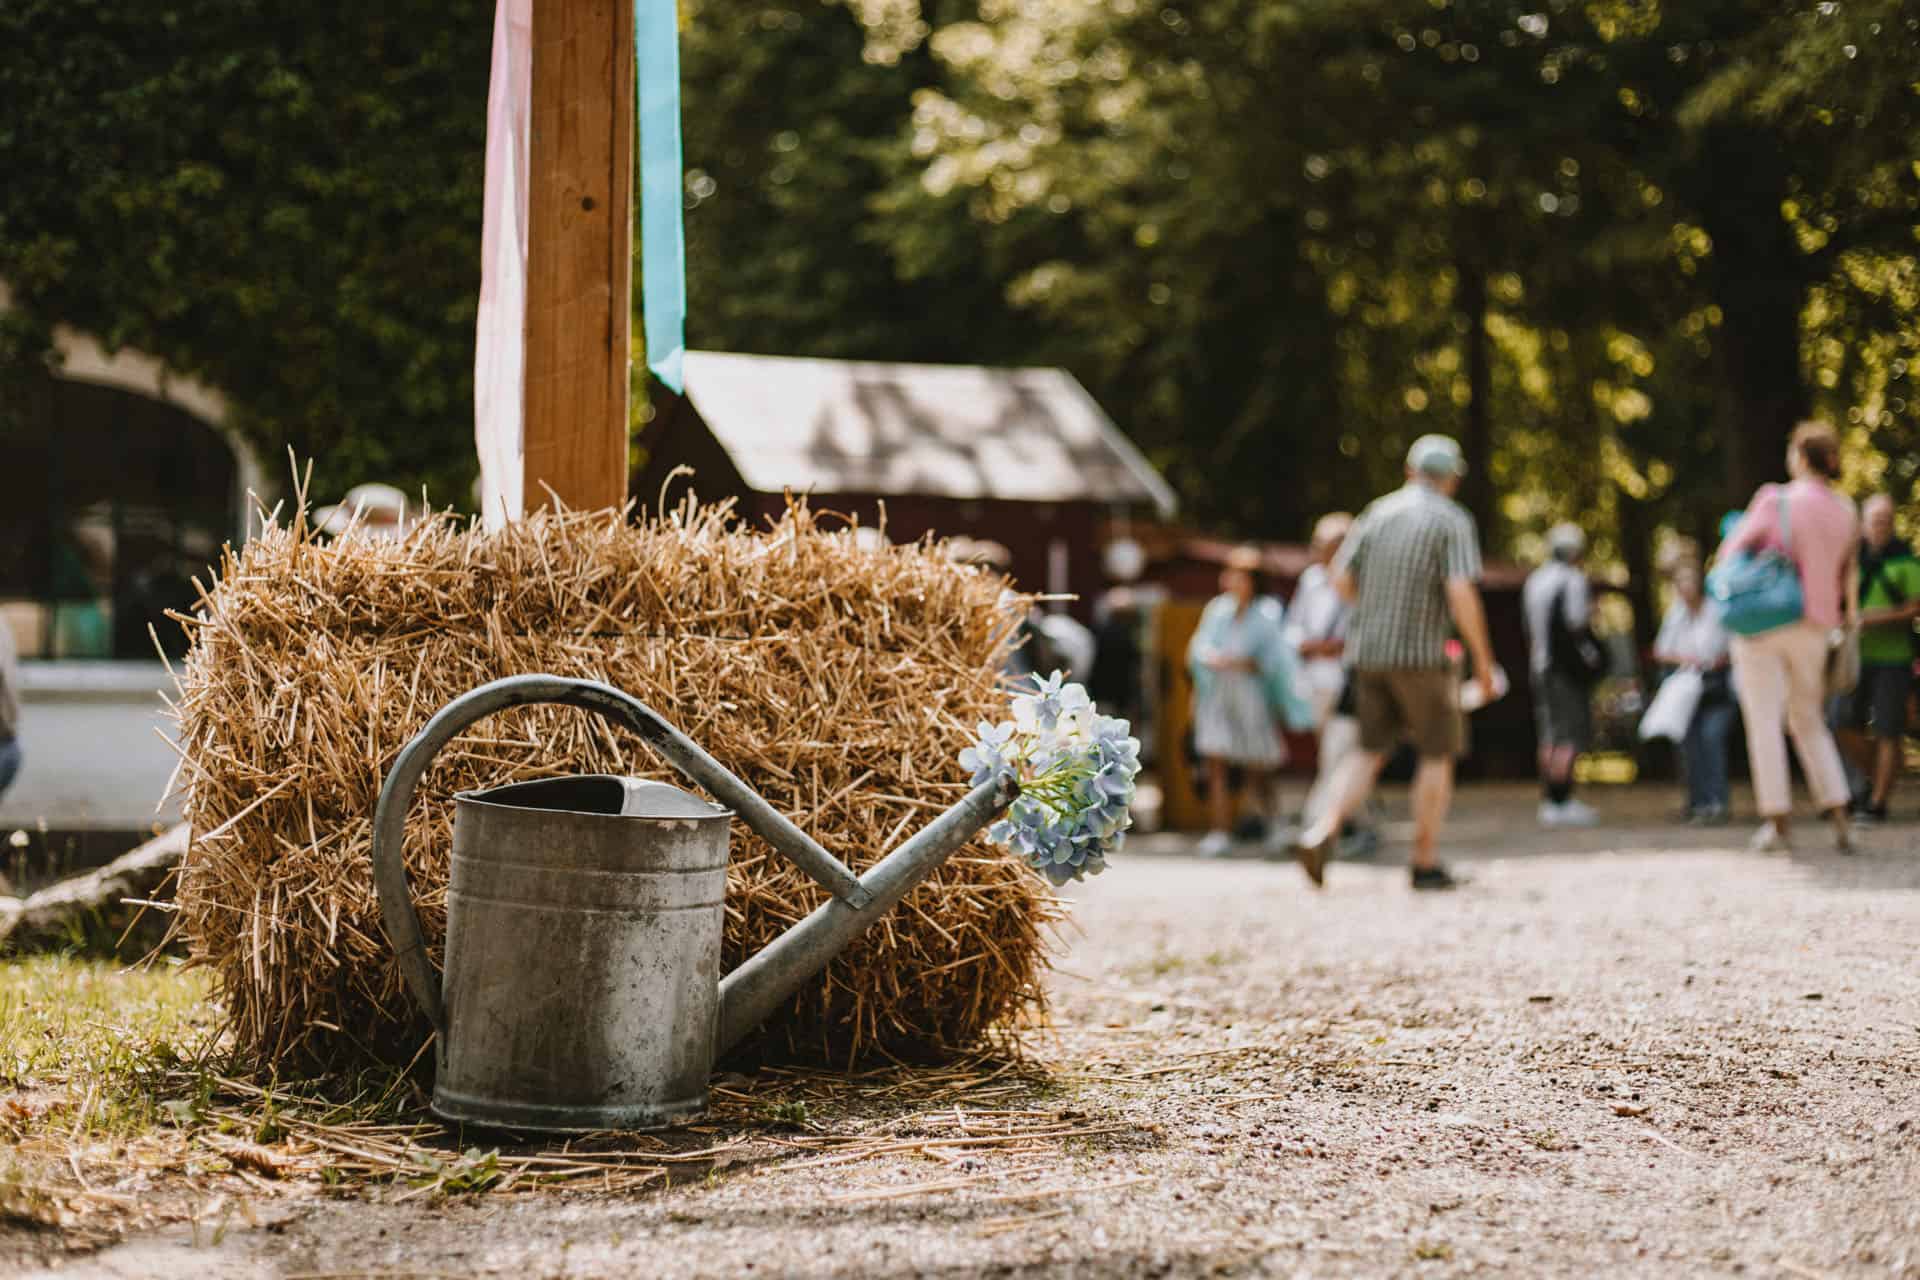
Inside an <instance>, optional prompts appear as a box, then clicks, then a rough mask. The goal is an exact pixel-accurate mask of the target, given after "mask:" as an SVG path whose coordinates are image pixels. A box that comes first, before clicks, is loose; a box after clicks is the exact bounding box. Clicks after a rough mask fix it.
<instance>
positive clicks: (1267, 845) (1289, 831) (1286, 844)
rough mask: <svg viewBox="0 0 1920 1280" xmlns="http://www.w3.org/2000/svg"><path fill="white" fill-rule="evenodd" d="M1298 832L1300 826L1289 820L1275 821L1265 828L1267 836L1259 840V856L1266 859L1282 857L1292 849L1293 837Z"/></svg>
mask: <svg viewBox="0 0 1920 1280" xmlns="http://www.w3.org/2000/svg"><path fill="white" fill-rule="evenodd" d="M1299 834H1300V828H1299V827H1296V826H1294V825H1293V824H1292V823H1291V822H1275V823H1274V824H1273V825H1272V826H1270V827H1268V828H1267V838H1266V839H1265V840H1262V841H1261V842H1260V853H1261V856H1262V857H1264V858H1268V859H1273V858H1284V857H1286V856H1287V855H1288V854H1289V853H1290V852H1291V851H1292V849H1293V840H1294V837H1295V836H1297V835H1299Z"/></svg>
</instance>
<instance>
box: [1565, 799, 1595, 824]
mask: <svg viewBox="0 0 1920 1280" xmlns="http://www.w3.org/2000/svg"><path fill="white" fill-rule="evenodd" d="M1599 821H1600V813H1599V811H1598V810H1597V809H1595V808H1594V807H1593V806H1592V805H1588V804H1583V803H1581V802H1580V801H1578V800H1569V801H1567V802H1566V803H1565V804H1563V805H1561V806H1560V820H1559V822H1558V823H1557V824H1556V825H1558V826H1562V827H1591V826H1594V825H1596V824H1598V823H1599Z"/></svg>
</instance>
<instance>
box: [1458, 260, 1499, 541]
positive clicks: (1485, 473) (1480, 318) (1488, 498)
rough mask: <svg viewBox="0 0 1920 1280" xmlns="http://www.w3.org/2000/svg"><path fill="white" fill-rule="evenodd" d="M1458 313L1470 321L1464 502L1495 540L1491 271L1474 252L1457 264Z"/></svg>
mask: <svg viewBox="0 0 1920 1280" xmlns="http://www.w3.org/2000/svg"><path fill="white" fill-rule="evenodd" d="M1459 271H1460V314H1461V316H1462V317H1464V319H1465V320H1466V325H1467V329H1466V358H1467V387H1468V390H1469V392H1470V394H1471V396H1472V398H1471V399H1470V400H1468V401H1467V417H1466V421H1465V423H1464V424H1463V425H1462V431H1461V440H1460V448H1461V450H1462V451H1463V452H1464V453H1465V454H1466V458H1467V474H1466V478H1465V479H1464V480H1462V481H1461V482H1460V502H1461V504H1462V505H1464V506H1465V507H1466V509H1467V510H1468V511H1470V512H1472V513H1473V520H1474V523H1475V524H1477V525H1478V526H1479V527H1480V537H1481V539H1482V540H1483V541H1485V542H1488V543H1492V542H1493V541H1494V540H1495V537H1496V532H1495V529H1494V516H1495V511H1494V502H1493V475H1492V471H1493V353H1492V352H1491V350H1490V349H1489V348H1490V346H1491V342H1490V340H1489V338H1488V336H1487V272H1486V268H1485V267H1484V266H1483V265H1481V264H1480V263H1479V262H1478V261H1477V260H1476V259H1475V258H1474V257H1473V256H1472V255H1468V256H1467V257H1466V258H1465V259H1464V260H1463V261H1462V262H1461V263H1460V265H1459Z"/></svg>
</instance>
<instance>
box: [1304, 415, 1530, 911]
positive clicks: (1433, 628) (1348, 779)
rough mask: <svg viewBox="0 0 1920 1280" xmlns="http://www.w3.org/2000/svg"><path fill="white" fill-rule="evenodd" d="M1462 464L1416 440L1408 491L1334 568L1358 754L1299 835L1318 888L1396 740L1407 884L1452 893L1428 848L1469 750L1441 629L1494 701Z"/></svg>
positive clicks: (1368, 517)
mask: <svg viewBox="0 0 1920 1280" xmlns="http://www.w3.org/2000/svg"><path fill="white" fill-rule="evenodd" d="M1465 471H1466V462H1465V460H1464V459H1463V458H1462V457H1461V455H1460V446H1459V444H1457V443H1456V442H1455V441H1454V440H1452V439H1451V438H1449V437H1447V436H1440V435H1429V436H1421V437H1420V438H1419V439H1418V440H1416V441H1414V442H1413V447H1412V448H1411V449H1410V450H1408V451H1407V483H1406V485H1405V486H1404V487H1402V488H1401V489H1399V490H1397V491H1395V492H1394V493H1391V494H1388V495H1387V496H1386V497H1384V498H1381V499H1379V500H1377V501H1375V502H1374V503H1373V504H1372V505H1370V506H1369V507H1368V508H1367V509H1366V510H1365V511H1362V512H1361V513H1360V518H1359V519H1358V520H1356V521H1354V525H1353V530H1352V532H1351V533H1349V534H1348V535H1347V538H1346V541H1345V542H1343V543H1342V544H1341V546H1340V554H1339V555H1338V556H1336V557H1335V558H1334V562H1333V574H1334V585H1335V586H1336V587H1338V588H1339V590H1340V593H1341V594H1342V595H1344V596H1346V597H1347V599H1349V600H1351V601H1352V602H1353V619H1352V621H1351V622H1350V623H1349V625H1348V631H1347V647H1346V653H1347V658H1348V661H1349V662H1350V663H1351V665H1352V667H1353V681H1354V711H1355V714H1356V715H1357V717H1358V719H1359V721H1360V750H1359V751H1358V752H1356V753H1355V754H1353V755H1352V756H1349V757H1348V759H1347V761H1346V762H1345V763H1344V765H1343V766H1342V767H1341V769H1340V772H1339V773H1338V775H1337V776H1336V778H1335V785H1334V788H1333V792H1334V797H1335V799H1334V803H1333V804H1332V805H1331V806H1330V807H1329V808H1328V809H1327V811H1326V812H1324V813H1322V814H1321V815H1320V816H1319V818H1318V819H1317V820H1316V821H1315V822H1314V823H1313V824H1312V825H1311V826H1310V827H1308V829H1307V830H1306V831H1304V832H1302V833H1301V835H1300V839H1299V842H1298V844H1297V845H1296V846H1295V848H1294V856H1295V857H1296V858H1297V859H1298V860H1299V862H1300V865H1301V866H1302V867H1303V868H1304V869H1305V870H1306V873H1307V878H1308V879H1310V880H1311V881H1313V883H1314V886H1315V887H1316V888H1318V887H1319V886H1320V885H1321V883H1322V881H1323V878H1324V875H1325V871H1326V860H1327V847H1328V845H1329V844H1330V843H1331V842H1332V841H1333V839H1334V837H1335V835H1336V834H1337V833H1338V832H1339V830H1340V825H1341V823H1343V822H1345V821H1346V820H1347V818H1348V817H1349V816H1350V815H1352V814H1353V813H1355V812H1357V811H1358V810H1359V808H1360V806H1361V805H1363V804H1365V803H1366V799H1367V794H1368V792H1370V791H1371V790H1372V789H1373V784H1374V780H1375V779H1377V778H1378V777H1379V776H1380V768H1381V766H1382V765H1384V764H1385V763H1386V760H1387V755H1388V754H1389V753H1390V752H1391V751H1392V750H1393V749H1394V747H1396V746H1397V745H1398V744H1399V743H1400V742H1401V741H1402V740H1408V741H1411V742H1412V744H1413V748H1414V751H1415V752H1416V754H1417V755H1418V756H1419V767H1418V769H1417V770H1416V771H1415V773H1414V779H1413V822H1414V837H1413V858H1412V864H1413V868H1412V879H1413V887H1414V888H1416V889H1451V888H1453V887H1454V884H1455V881H1454V879H1453V877H1452V876H1451V875H1450V874H1449V873H1448V872H1447V869H1446V868H1445V867H1444V866H1442V865H1441V864H1440V859H1439V856H1438V854H1437V853H1436V852H1435V850H1434V843H1435V841H1436V840H1438V838H1439V835H1440V828H1441V826H1442V825H1443V824H1444V823H1445V822H1446V818H1447V809H1448V807H1449V806H1450V805H1451V803H1452V799H1453V762H1454V759H1455V757H1457V756H1459V755H1461V754H1463V753H1464V752H1465V750H1466V721H1465V719H1464V717H1463V716H1462V715H1461V712H1460V698H1459V690H1458V689H1457V687H1456V686H1455V683H1454V677H1453V673H1452V666H1451V664H1450V663H1449V662H1448V660H1447V652H1446V643H1447V633H1448V623H1449V621H1451V623H1452V625H1453V626H1454V627H1455V628H1457V629H1458V631H1459V633H1460V637H1461V639H1462V640H1464V641H1465V642H1466V646H1467V652H1468V653H1469V654H1471V655H1472V658H1473V670H1474V677H1475V679H1476V680H1477V681H1478V682H1479V685H1480V699H1481V701H1482V702H1491V701H1492V700H1493V699H1494V698H1495V697H1497V696H1498V694H1497V691H1496V689H1495V687H1494V674H1493V647H1492V644H1491V643H1490V642H1489V640H1488V638H1487V618H1486V611H1485V609H1484V608H1483V606H1482V604H1481V601H1480V588H1479V586H1478V583H1479V579H1480V540H1479V538H1478V536H1477V535H1476V534H1475V533H1474V528H1473V519H1472V517H1470V516H1469V515H1468V514H1467V513H1466V511H1465V509H1464V508H1462V507H1461V506H1460V504H1459V503H1457V502H1455V501H1454V500H1453V494H1454V492H1455V490H1457V489H1458V488H1459V487H1460V477H1461V475H1463V474H1464V473H1465Z"/></svg>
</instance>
